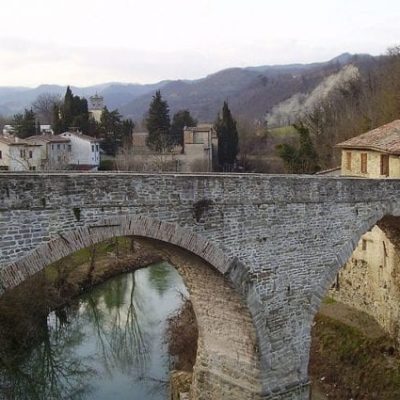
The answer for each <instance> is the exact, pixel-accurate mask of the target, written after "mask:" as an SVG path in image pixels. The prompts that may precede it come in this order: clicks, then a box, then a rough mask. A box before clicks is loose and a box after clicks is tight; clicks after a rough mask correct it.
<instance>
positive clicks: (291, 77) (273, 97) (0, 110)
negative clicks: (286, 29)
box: [0, 53, 375, 122]
mask: <svg viewBox="0 0 400 400" xmlns="http://www.w3.org/2000/svg"><path fill="white" fill-rule="evenodd" d="M374 62H375V58H374V57H372V56H369V55H365V54H364V55H351V54H348V53H344V54H342V55H340V56H338V57H335V58H334V59H332V60H330V61H327V62H323V63H312V64H291V65H264V66H257V67H247V68H230V69H226V70H223V71H219V72H217V73H214V74H211V75H209V76H207V77H205V78H202V79H197V80H185V81H183V80H175V81H162V82H158V83H155V84H145V85H141V84H132V83H127V84H123V83H117V82H111V83H104V84H101V85H95V86H88V87H72V91H73V93H74V94H77V95H79V96H85V97H89V96H91V95H93V94H95V93H98V94H100V95H102V96H104V99H105V104H106V105H107V107H108V108H110V109H114V108H118V109H119V110H120V112H121V113H122V114H123V115H124V116H126V117H130V118H133V119H134V120H135V121H137V122H140V121H141V120H142V119H143V117H144V115H145V113H146V111H147V109H148V106H149V103H150V101H151V97H152V95H153V94H154V92H155V91H156V90H157V89H161V90H162V95H163V97H164V98H165V99H166V100H167V101H168V104H169V106H170V110H171V114H173V113H174V112H176V111H177V110H180V109H189V110H190V111H191V113H192V115H193V116H194V117H195V118H197V119H198V120H199V121H202V122H212V121H214V120H215V118H216V116H217V113H218V111H219V110H220V108H221V106H222V103H223V101H224V100H228V101H229V104H230V108H231V109H232V111H233V113H234V115H235V116H237V117H239V118H244V119H248V120H262V119H263V118H264V117H265V115H266V114H268V113H270V112H271V111H272V109H273V107H274V106H276V105H277V104H279V103H281V102H284V101H285V100H287V99H289V98H291V97H292V96H293V95H295V94H296V93H302V94H308V93H311V92H312V90H313V89H315V88H316V87H317V86H318V85H319V84H320V83H321V82H322V81H323V80H324V79H325V78H326V77H328V76H329V75H332V74H335V73H337V72H338V71H339V70H340V69H341V68H342V67H343V66H344V65H348V64H356V65H357V66H358V67H359V68H368V66H369V65H370V64H371V63H374ZM65 90H66V87H65V86H59V85H41V86H39V87H37V88H34V89H31V88H24V87H14V88H12V87H0V115H3V116H10V115H13V114H15V113H16V112H19V111H21V110H23V108H24V107H29V106H30V104H31V103H32V102H33V101H34V100H35V99H36V97H37V96H38V95H39V94H41V93H59V94H64V93H65Z"/></svg>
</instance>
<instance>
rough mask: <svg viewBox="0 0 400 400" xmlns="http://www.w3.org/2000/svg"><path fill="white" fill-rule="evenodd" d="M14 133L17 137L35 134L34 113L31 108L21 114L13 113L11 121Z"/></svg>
mask: <svg viewBox="0 0 400 400" xmlns="http://www.w3.org/2000/svg"><path fill="white" fill-rule="evenodd" d="M11 124H12V125H13V126H14V129H15V133H16V135H17V136H18V137H19V138H26V137H28V136H32V135H35V134H36V133H39V132H37V124H36V115H35V113H34V112H33V110H32V109H31V110H27V109H26V108H25V111H24V113H23V114H15V115H14V118H13V120H12V122H11Z"/></svg>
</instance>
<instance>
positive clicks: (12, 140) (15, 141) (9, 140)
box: [0, 135, 39, 146]
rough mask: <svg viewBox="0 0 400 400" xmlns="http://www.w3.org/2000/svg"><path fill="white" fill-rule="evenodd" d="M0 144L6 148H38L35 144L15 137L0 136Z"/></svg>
mask: <svg viewBox="0 0 400 400" xmlns="http://www.w3.org/2000/svg"><path fill="white" fill-rule="evenodd" d="M0 142H2V143H5V144H7V145H8V146H39V145H37V144H35V143H32V142H30V141H29V140H26V139H20V138H18V137H15V136H3V135H0Z"/></svg>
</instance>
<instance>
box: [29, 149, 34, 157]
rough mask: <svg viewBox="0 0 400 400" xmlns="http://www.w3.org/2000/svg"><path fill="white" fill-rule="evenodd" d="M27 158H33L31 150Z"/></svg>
mask: <svg viewBox="0 0 400 400" xmlns="http://www.w3.org/2000/svg"><path fill="white" fill-rule="evenodd" d="M29 158H33V153H32V150H29Z"/></svg>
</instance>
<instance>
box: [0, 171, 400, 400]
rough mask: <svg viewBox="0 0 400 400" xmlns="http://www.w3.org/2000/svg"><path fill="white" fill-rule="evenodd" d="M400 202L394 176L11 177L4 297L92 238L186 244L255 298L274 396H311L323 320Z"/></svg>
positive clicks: (4, 189) (1, 248) (2, 205)
mask: <svg viewBox="0 0 400 400" xmlns="http://www.w3.org/2000/svg"><path fill="white" fill-rule="evenodd" d="M399 194H400V181H398V180H390V179H387V180H367V179H364V180H361V179H349V178H333V177H329V178H328V177H322V176H318V177H316V176H315V177H305V176H266V175H244V174H243V175H242V174H232V175H225V174H214V175H212V174H209V175H203V176H202V175H184V174H181V175H173V174H166V175H141V174H122V173H121V174H101V173H98V174H79V175H78V174H21V175H18V174H2V175H1V176H0V263H1V265H2V266H3V269H2V271H1V272H0V281H1V282H2V287H3V289H0V291H1V290H7V288H8V287H11V286H13V285H15V284H17V283H18V282H19V281H21V280H24V279H25V278H26V277H27V276H29V275H30V274H32V273H34V272H35V271H36V270H37V269H40V268H43V267H44V266H45V265H46V262H47V260H46V258H48V259H54V258H57V257H61V256H62V254H65V253H66V252H68V251H69V252H71V251H72V250H73V249H75V248H77V247H79V246H84V245H85V244H87V243H88V242H89V243H90V241H91V240H100V238H107V237H110V236H112V235H119V234H137V232H139V234H138V235H139V236H140V235H142V236H144V237H153V238H156V239H159V240H163V241H165V242H169V243H172V244H175V245H178V246H180V247H182V248H185V249H188V250H189V251H191V252H193V253H195V254H197V255H199V256H200V257H202V258H203V259H205V260H206V261H207V262H209V263H210V264H211V265H213V266H214V267H215V268H216V269H217V270H218V271H220V273H222V274H224V275H225V276H226V278H227V279H228V280H229V281H230V282H231V283H232V285H233V286H234V287H235V288H236V290H237V291H238V292H239V293H240V294H241V296H242V297H243V298H244V299H245V301H246V303H247V306H248V309H249V310H250V313H251V316H252V320H253V323H254V326H255V329H256V334H257V338H258V346H259V351H260V368H261V382H262V396H263V398H264V399H307V397H308V388H307V384H308V376H307V368H308V357H309V347H310V328H311V324H312V321H313V318H314V315H315V313H316V312H317V310H318V308H319V305H320V303H321V300H322V298H323V297H324V295H325V294H326V292H327V289H328V287H330V285H331V284H332V282H333V281H334V279H335V277H336V274H337V272H338V270H339V269H340V268H341V267H342V266H343V265H344V264H345V262H346V261H347V260H348V259H349V258H350V256H351V254H352V252H353V250H354V248H355V247H356V245H357V243H358V241H359V239H360V237H361V235H362V234H364V233H365V232H367V231H368V230H369V229H370V228H371V227H372V226H374V225H375V224H376V222H377V221H379V220H380V219H381V218H382V217H383V216H385V215H393V216H399V215H400V196H399ZM132 221H133V222H132ZM130 224H131V225H132V224H133V225H132V226H131V225H130ZM35 249H37V250H35ZM41 255H45V256H46V257H41Z"/></svg>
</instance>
